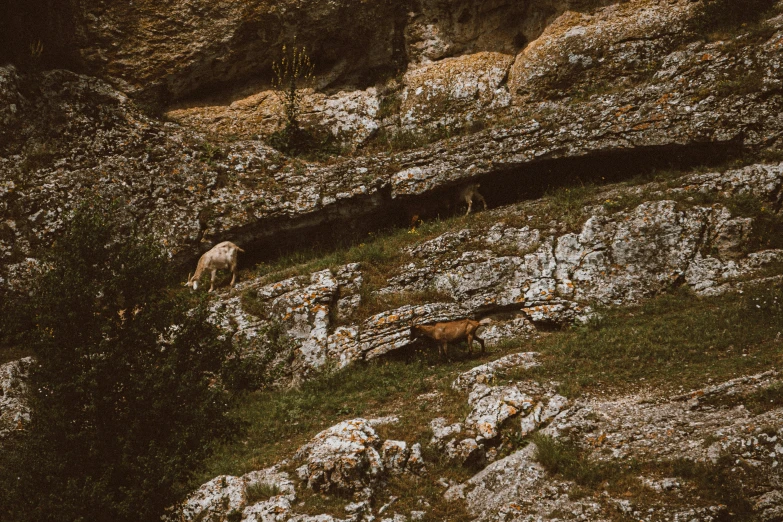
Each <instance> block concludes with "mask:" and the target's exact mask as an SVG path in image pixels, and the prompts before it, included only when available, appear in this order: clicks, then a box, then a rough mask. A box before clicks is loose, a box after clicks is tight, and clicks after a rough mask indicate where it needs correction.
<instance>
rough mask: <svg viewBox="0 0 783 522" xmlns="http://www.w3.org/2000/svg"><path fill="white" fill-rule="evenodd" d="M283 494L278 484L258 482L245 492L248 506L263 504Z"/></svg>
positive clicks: (248, 487)
mask: <svg viewBox="0 0 783 522" xmlns="http://www.w3.org/2000/svg"><path fill="white" fill-rule="evenodd" d="M280 493H281V491H280V488H279V487H278V485H277V484H269V483H268V482H256V483H255V484H250V485H249V486H247V488H246V490H245V494H246V495H247V503H248V505H252V504H255V503H256V502H262V501H264V500H269V499H270V498H272V497H276V496H277V495H279V494H280Z"/></svg>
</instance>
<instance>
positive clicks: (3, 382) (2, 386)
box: [0, 357, 33, 442]
mask: <svg viewBox="0 0 783 522" xmlns="http://www.w3.org/2000/svg"><path fill="white" fill-rule="evenodd" d="M32 362H33V360H32V358H31V357H25V358H24V359H19V360H17V361H12V362H9V363H5V364H3V365H0V442H1V441H2V439H3V438H5V437H6V436H8V435H9V434H10V433H11V432H13V431H14V430H21V429H23V428H24V425H25V423H26V422H28V421H29V420H30V408H29V407H28V405H27V401H26V398H25V392H26V390H27V384H26V378H27V373H28V371H29V367H30V365H31V364H32Z"/></svg>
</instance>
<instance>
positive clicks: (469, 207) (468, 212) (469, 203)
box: [465, 196, 473, 216]
mask: <svg viewBox="0 0 783 522" xmlns="http://www.w3.org/2000/svg"><path fill="white" fill-rule="evenodd" d="M465 202H466V203H467V204H468V211H467V212H465V215H466V216H467V215H468V214H470V210H471V209H472V208H473V197H472V196H471V197H468V198H465Z"/></svg>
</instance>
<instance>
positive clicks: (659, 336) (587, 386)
mask: <svg viewBox="0 0 783 522" xmlns="http://www.w3.org/2000/svg"><path fill="white" fill-rule="evenodd" d="M782 297H783V289H781V287H780V286H779V285H778V286H775V287H772V288H755V289H748V290H747V291H746V292H745V293H744V294H743V295H736V294H732V295H726V296H722V297H717V298H709V299H707V298H699V297H697V296H695V295H693V294H691V293H690V292H688V291H686V290H678V291H676V292H673V293H671V294H666V295H662V296H660V297H658V298H655V299H652V300H650V301H648V302H646V303H645V304H643V305H641V306H637V307H634V308H626V309H618V310H608V311H604V312H603V314H602V318H601V319H599V320H595V321H592V322H590V323H589V324H587V325H585V326H576V327H573V328H571V329H569V330H568V331H566V332H561V333H556V334H550V335H548V336H546V337H545V338H543V339H541V340H540V341H539V342H538V343H537V346H534V347H529V346H528V347H525V348H532V349H537V350H539V351H541V353H542V354H543V356H542V363H543V364H542V365H541V366H539V367H537V368H534V369H531V370H530V371H529V372H527V375H530V376H535V377H537V378H539V379H543V380H548V379H552V380H557V381H560V382H561V392H565V393H566V394H567V395H571V396H574V395H577V394H579V393H580V392H582V391H592V392H595V391H604V392H605V391H613V392H621V391H632V390H634V389H638V387H640V386H648V387H651V388H657V389H659V390H662V391H664V390H669V391H676V390H677V389H678V387H681V388H685V389H689V388H691V387H699V386H703V385H704V384H706V382H707V381H708V379H714V380H717V381H720V380H724V379H730V378H733V377H736V376H737V375H745V374H749V373H754V372H758V371H762V370H765V369H769V368H771V367H776V366H778V365H780V364H781V363H783V342H778V341H777V340H776V339H777V336H778V332H781V331H783V311H782V310H781V307H780V304H779V303H780V302H781V298H782Z"/></svg>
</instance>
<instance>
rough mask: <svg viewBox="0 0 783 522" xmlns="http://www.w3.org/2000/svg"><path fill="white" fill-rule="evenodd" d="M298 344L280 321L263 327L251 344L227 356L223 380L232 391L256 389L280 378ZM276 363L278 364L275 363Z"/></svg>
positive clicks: (240, 347)
mask: <svg viewBox="0 0 783 522" xmlns="http://www.w3.org/2000/svg"><path fill="white" fill-rule="evenodd" d="M295 350H296V343H295V342H294V341H293V340H292V339H291V338H290V337H289V336H288V334H287V333H286V332H285V329H284V328H283V325H282V324H281V323H279V322H272V323H270V324H269V325H267V326H265V327H263V328H261V330H260V331H259V332H258V337H257V338H256V339H254V340H253V342H252V343H249V345H248V346H239V347H237V348H236V349H234V350H233V353H232V354H231V355H230V356H229V357H228V358H227V360H226V362H225V364H224V365H223V369H222V371H221V375H220V377H221V380H222V382H223V383H224V384H225V385H226V387H227V388H228V389H230V390H232V391H255V390H258V389H261V388H264V387H267V386H269V385H271V384H273V383H274V382H275V380H276V379H277V378H278V377H280V376H281V375H280V373H281V369H280V368H279V367H278V366H280V365H282V366H288V364H290V363H291V362H292V361H293V357H294V351H295ZM275 363H276V364H275Z"/></svg>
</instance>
